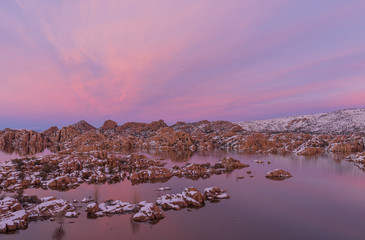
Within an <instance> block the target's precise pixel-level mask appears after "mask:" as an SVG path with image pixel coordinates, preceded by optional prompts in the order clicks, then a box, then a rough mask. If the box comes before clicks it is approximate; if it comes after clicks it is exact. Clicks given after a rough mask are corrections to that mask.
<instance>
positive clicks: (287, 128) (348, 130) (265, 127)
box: [235, 109, 365, 135]
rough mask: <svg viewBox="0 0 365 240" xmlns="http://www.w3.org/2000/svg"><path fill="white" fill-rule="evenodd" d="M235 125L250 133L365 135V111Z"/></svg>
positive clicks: (344, 111)
mask: <svg viewBox="0 0 365 240" xmlns="http://www.w3.org/2000/svg"><path fill="white" fill-rule="evenodd" d="M235 124H237V125H239V126H241V127H242V128H243V129H245V130H247V131H248V132H262V133H285V132H292V133H309V134H335V135H337V134H353V133H365V109H347V110H340V111H335V112H329V113H318V114H308V115H301V116H295V117H282V118H274V119H268V120H256V121H243V122H236V123H235Z"/></svg>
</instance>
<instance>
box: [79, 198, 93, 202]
mask: <svg viewBox="0 0 365 240" xmlns="http://www.w3.org/2000/svg"><path fill="white" fill-rule="evenodd" d="M92 201H94V199H93V198H92V197H87V198H86V197H85V198H83V199H82V200H81V202H82V203H89V202H92Z"/></svg>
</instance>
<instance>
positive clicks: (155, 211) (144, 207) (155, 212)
mask: <svg viewBox="0 0 365 240" xmlns="http://www.w3.org/2000/svg"><path fill="white" fill-rule="evenodd" d="M138 205H139V206H140V207H141V208H140V210H139V211H138V212H137V213H136V214H134V215H133V220H134V221H136V222H155V221H159V220H160V219H163V218H164V217H165V215H164V214H163V212H162V211H161V210H160V209H159V208H158V207H157V206H156V204H154V203H148V202H145V201H144V202H140V203H139V204H138Z"/></svg>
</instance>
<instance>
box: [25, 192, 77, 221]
mask: <svg viewBox="0 0 365 240" xmlns="http://www.w3.org/2000/svg"><path fill="white" fill-rule="evenodd" d="M73 210H75V207H74V206H73V204H72V203H69V202H68V201H66V200H63V199H57V198H55V197H45V198H41V203H40V204H37V205H35V206H33V207H30V208H29V206H28V207H27V209H26V211H27V213H28V216H29V218H31V219H39V218H50V217H54V216H57V215H64V214H65V213H66V212H68V211H73Z"/></svg>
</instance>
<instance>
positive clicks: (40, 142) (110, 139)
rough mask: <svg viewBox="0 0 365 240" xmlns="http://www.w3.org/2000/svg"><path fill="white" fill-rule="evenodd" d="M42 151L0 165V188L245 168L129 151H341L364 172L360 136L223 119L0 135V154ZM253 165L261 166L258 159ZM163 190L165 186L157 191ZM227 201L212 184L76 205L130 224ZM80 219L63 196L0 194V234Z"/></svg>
mask: <svg viewBox="0 0 365 240" xmlns="http://www.w3.org/2000/svg"><path fill="white" fill-rule="evenodd" d="M45 148H48V149H50V150H52V152H53V154H49V155H46V156H41V157H23V158H17V159H13V160H9V161H6V162H4V163H1V164H0V191H1V192H5V193H11V192H17V193H18V192H21V191H23V190H24V189H27V188H43V189H53V190H57V191H67V190H69V189H75V188H78V187H79V186H80V185H81V184H104V183H117V182H121V181H125V180H126V181H130V182H131V184H132V185H135V184H144V183H154V182H166V181H168V180H169V179H171V178H173V177H177V178H186V179H193V180H197V179H207V178H209V177H211V176H212V175H217V174H222V173H229V172H232V171H234V170H235V169H242V168H247V167H249V165H247V164H245V163H241V162H240V161H238V160H236V159H233V158H230V157H224V158H222V159H221V160H220V161H219V162H217V163H214V164H210V163H203V164H198V163H187V164H185V165H180V166H178V165H173V166H169V167H168V166H167V163H166V162H165V161H163V159H154V158H151V157H148V156H146V155H142V154H135V153H133V154H128V155H126V154H123V152H125V151H136V150H148V149H154V150H158V151H167V150H173V151H176V152H177V151H183V152H191V151H200V150H210V149H223V150H227V151H230V150H234V151H242V152H249V153H271V154H288V153H294V154H298V155H316V154H322V153H325V152H330V153H345V154H348V157H347V160H348V161H351V162H353V163H354V164H355V165H356V166H358V167H359V168H361V169H362V170H365V167H364V164H365V163H364V159H365V157H364V137H363V136H360V135H351V136H341V135H310V134H294V133H278V134H268V133H267V134H262V133H248V132H246V131H245V130H244V129H242V128H241V127H240V126H238V125H235V124H232V123H230V122H225V121H216V122H209V121H201V122H197V123H184V122H178V123H176V124H175V125H172V126H170V127H168V126H167V125H166V124H165V123H164V122H163V121H162V120H160V121H156V122H152V123H150V124H145V123H126V124H124V125H122V126H118V125H117V123H116V122H114V121H111V120H108V121H106V122H105V123H104V124H103V126H102V127H101V128H98V129H97V128H95V127H93V126H91V125H90V124H88V123H86V122H85V121H81V122H79V123H77V124H74V125H70V126H68V127H63V128H62V129H58V128H57V127H52V128H50V129H48V130H47V131H44V132H42V133H37V132H34V131H28V130H11V129H4V130H3V131H0V149H1V150H5V151H8V152H12V151H17V152H18V153H21V154H25V155H27V154H33V153H35V152H38V151H41V150H43V149H45ZM351 153H352V154H351ZM349 154H351V155H349ZM255 163H257V164H262V163H263V162H262V161H259V160H257V161H255ZM248 172H250V171H248ZM251 177H252V176H251ZM265 177H266V178H268V179H271V180H284V179H287V178H290V177H292V175H291V173H289V172H287V171H285V170H282V169H275V170H273V171H270V172H268V173H267V174H266V176H265ZM159 190H160V189H159ZM165 190H168V188H166V189H165V188H162V189H161V190H160V191H165ZM228 198H229V196H228V195H227V194H226V193H225V192H224V191H223V190H221V189H220V188H217V187H211V188H206V189H205V190H204V191H203V192H199V191H198V190H197V189H196V188H192V187H190V188H186V189H185V190H184V191H183V192H182V193H176V194H166V195H163V196H160V197H159V198H158V199H157V200H156V202H155V203H151V202H146V201H142V202H138V203H128V202H123V201H121V200H107V201H105V202H103V203H98V202H95V201H94V200H93V199H86V198H85V199H83V200H81V202H82V203H88V205H87V207H86V210H85V211H86V212H87V215H88V216H89V217H103V216H107V215H114V214H133V217H132V218H133V220H134V221H135V222H151V223H152V222H153V223H155V222H158V221H159V220H161V219H163V218H164V217H165V215H164V213H163V211H167V210H171V209H174V210H180V209H182V208H186V207H195V208H199V207H203V206H204V204H205V202H206V201H209V202H217V201H219V200H221V199H228ZM160 208H162V210H161V209H160ZM79 214H80V213H79V212H78V209H77V208H76V207H75V205H74V203H71V202H67V201H65V200H62V199H56V198H53V197H49V198H42V199H38V198H37V197H36V196H20V197H18V198H9V197H6V198H4V199H3V200H1V201H0V232H7V231H13V230H16V229H24V228H26V227H27V226H28V222H29V221H31V220H37V219H39V218H46V219H47V218H54V217H55V216H58V215H59V216H62V217H69V218H76V217H78V216H79Z"/></svg>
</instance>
